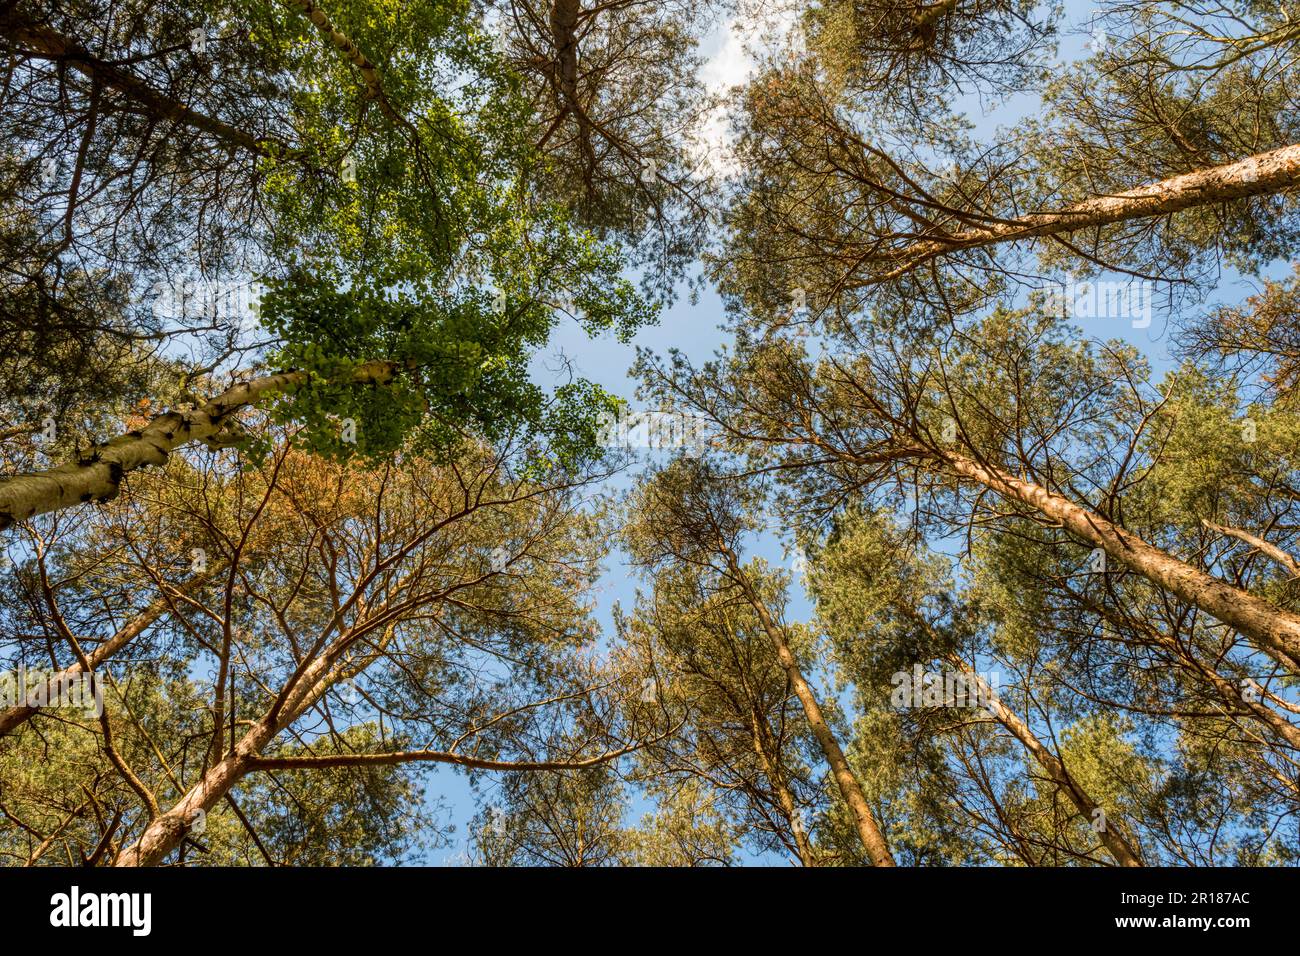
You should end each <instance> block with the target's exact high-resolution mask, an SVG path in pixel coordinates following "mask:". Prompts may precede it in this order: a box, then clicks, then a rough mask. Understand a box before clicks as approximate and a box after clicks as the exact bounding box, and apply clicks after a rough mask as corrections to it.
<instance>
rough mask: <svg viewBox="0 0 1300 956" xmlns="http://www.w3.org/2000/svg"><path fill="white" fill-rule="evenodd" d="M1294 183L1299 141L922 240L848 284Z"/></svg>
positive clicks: (1298, 175)
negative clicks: (878, 271)
mask: <svg viewBox="0 0 1300 956" xmlns="http://www.w3.org/2000/svg"><path fill="white" fill-rule="evenodd" d="M1296 185H1300V144H1293V145H1290V146H1283V147H1281V148H1279V149H1274V150H1270V151H1268V152H1264V153H1258V154H1256V155H1254V156H1248V157H1247V158H1245V159H1241V160H1237V161H1236V162H1232V163H1224V164H1222V165H1220V166H1212V167H1210V168H1208V169H1199V170H1197V171H1196V172H1192V173H1183V174H1182V175H1179V176H1172V177H1170V178H1169V179H1162V180H1160V181H1159V182H1155V183H1148V184H1147V185H1145V186H1139V187H1137V188H1136V189H1130V190H1127V191H1125V192H1121V193H1116V194H1115V195H1113V196H1096V197H1093V198H1092V199H1086V200H1084V201H1083V202H1080V203H1076V204H1075V205H1073V206H1070V207H1068V208H1066V209H1063V210H1059V211H1056V212H1040V213H1031V214H1029V215H1025V216H1018V217H1016V218H1014V219H1010V220H1007V221H1005V222H998V223H995V224H993V225H989V226H982V227H979V228H975V229H967V230H964V231H962V232H955V233H950V234H948V235H943V236H937V237H935V238H932V239H922V240H919V241H917V242H913V243H911V244H909V245H907V246H904V247H903V248H901V249H898V250H896V251H893V252H890V253H881V254H879V255H878V256H875V257H874V258H876V259H877V260H882V261H889V262H898V263H899V264H898V265H897V266H896V267H894V268H893V269H890V270H889V272H888V273H886V274H885V275H883V276H880V277H874V278H870V279H867V280H863V281H860V282H857V283H854V285H856V286H863V285H871V284H874V283H876V282H881V281H884V280H886V279H892V278H896V277H898V276H900V275H903V274H904V273H906V272H909V271H911V270H912V269H915V268H916V267H917V266H919V265H921V264H922V263H924V262H927V261H929V260H930V259H933V258H936V257H937V256H942V255H946V254H948V253H951V252H958V251H961V250H966V249H979V248H983V247H984V246H991V245H996V244H998V243H1002V242H1011V241H1014V240H1017V239H1029V238H1033V237H1037V236H1052V235H1058V234H1061V233H1069V232H1074V231H1076V230H1079V229H1087V228H1090V227H1095V226H1104V225H1109V224H1111V223H1116V222H1123V221H1125V220H1129V219H1144V218H1148V217H1151V216H1165V215H1169V214H1170V213H1175V212H1180V211H1182V210H1184V209H1191V208H1193V207H1196V206H1207V205H1213V204H1215V203H1223V202H1230V201H1232V200H1235V199H1245V198H1247V197H1249V196H1261V195H1265V194H1267V193H1274V192H1278V191H1280V190H1284V189H1290V188H1292V187H1295V186H1296Z"/></svg>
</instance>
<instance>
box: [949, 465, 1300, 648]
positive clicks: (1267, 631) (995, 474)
mask: <svg viewBox="0 0 1300 956" xmlns="http://www.w3.org/2000/svg"><path fill="white" fill-rule="evenodd" d="M935 457H936V458H937V459H938V460H939V461H941V462H942V463H943V464H945V465H946V466H947V467H948V468H950V469H951V470H952V471H953V472H955V473H956V474H958V475H960V476H962V477H965V478H969V479H971V480H973V481H976V482H978V483H980V484H982V485H984V486H985V487H986V488H989V489H991V490H992V491H995V492H997V493H998V494H1000V495H1003V496H1005V497H1007V498H1010V499H1012V500H1014V501H1019V502H1021V503H1023V504H1026V505H1029V506H1030V507H1032V508H1034V509H1036V510H1037V511H1039V512H1040V513H1041V514H1043V515H1045V516H1047V517H1049V518H1052V519H1054V520H1056V521H1059V522H1060V523H1061V525H1062V526H1064V527H1065V528H1066V530H1068V531H1070V532H1071V533H1072V534H1074V535H1075V536H1077V537H1079V538H1082V539H1083V540H1084V541H1087V542H1089V543H1090V544H1092V545H1094V546H1095V547H1098V548H1101V549H1102V550H1103V551H1104V552H1105V553H1106V554H1107V555H1108V556H1109V557H1110V558H1113V559H1114V560H1116V561H1118V562H1119V563H1120V564H1122V565H1124V566H1125V567H1127V568H1129V569H1131V570H1133V571H1135V572H1137V573H1138V574H1140V575H1142V576H1143V577H1145V578H1147V579H1148V580H1149V581H1151V582H1152V583H1154V584H1157V585H1159V586H1160V587H1162V588H1164V589H1165V590H1167V591H1170V592H1172V593H1173V594H1176V595H1177V596H1178V597H1180V598H1182V599H1183V600H1184V601H1186V602H1188V603H1189V604H1193V605H1195V606H1196V607H1199V608H1202V609H1203V610H1205V611H1207V612H1209V613H1210V614H1212V615H1213V616H1214V617H1216V618H1218V619H1219V620H1220V621H1222V622H1223V623H1224V624H1227V625H1229V626H1230V627H1233V628H1236V630H1237V631H1239V632H1240V633H1241V634H1243V635H1244V636H1245V637H1246V638H1248V639H1249V640H1250V641H1251V642H1253V643H1254V644H1255V646H1256V647H1257V648H1258V649H1259V650H1261V651H1263V652H1264V653H1266V654H1268V655H1269V656H1270V657H1272V658H1273V659H1274V660H1276V661H1277V662H1278V663H1280V664H1282V665H1283V666H1284V667H1287V668H1289V669H1291V670H1292V671H1293V672H1295V673H1297V674H1300V615H1297V614H1295V613H1294V612H1291V611H1286V610H1283V609H1281V608H1278V607H1275V606H1274V605H1272V604H1270V603H1269V602H1268V601H1265V600H1264V599H1263V598H1259V597H1256V596H1255V595H1253V594H1251V593H1249V592H1248V591H1243V590H1241V589H1240V588H1235V587H1233V586H1232V585H1230V584H1225V583H1224V582H1223V581H1220V580H1219V579H1218V578H1215V577H1212V576H1211V575H1209V574H1206V573H1205V572H1204V571H1202V570H1200V569H1199V568H1195V567H1192V566H1191V565H1190V564H1187V563H1186V562H1184V561H1180V560H1178V559H1177V558H1175V557H1172V556H1171V555H1169V554H1168V553H1166V552H1164V551H1162V550H1160V549H1159V548H1157V547H1154V546H1153V545H1150V544H1148V543H1147V542H1146V541H1144V540H1142V538H1140V537H1138V536H1137V535H1136V534H1134V533H1133V532H1131V531H1128V530H1126V529H1124V528H1121V527H1120V526H1119V525H1117V524H1115V523H1114V522H1112V521H1110V520H1108V519H1106V518H1103V517H1102V516H1101V515H1099V514H1097V513H1096V512H1094V511H1092V510H1090V509H1088V508H1084V507H1082V506H1080V505H1077V504H1075V503H1074V502H1072V501H1070V500H1069V499H1067V498H1065V497H1063V496H1062V495H1059V494H1056V493H1055V492H1051V491H1048V490H1047V489H1046V488H1043V487H1042V486H1041V485H1036V484H1034V483H1033V482H1030V481H1026V480H1024V479H1021V478H1016V477H1015V476H1014V475H1011V474H1009V473H1007V472H1005V471H1002V470H1000V469H998V468H995V467H993V466H991V465H984V464H981V463H980V462H978V461H976V460H974V459H973V458H967V457H966V456H965V455H960V454H957V453H954V452H938V453H935Z"/></svg>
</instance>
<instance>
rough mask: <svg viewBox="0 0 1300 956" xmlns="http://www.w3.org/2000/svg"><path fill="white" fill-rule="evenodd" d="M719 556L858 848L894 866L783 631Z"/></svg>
mask: <svg viewBox="0 0 1300 956" xmlns="http://www.w3.org/2000/svg"><path fill="white" fill-rule="evenodd" d="M723 556H724V557H725V558H726V560H727V565H728V566H729V568H730V569H731V573H732V575H733V577H734V578H735V579H736V581H737V582H738V583H739V584H740V586H741V587H742V588H743V589H744V591H745V596H746V597H747V598H748V599H749V603H750V604H751V605H752V606H753V608H754V612H755V613H756V614H757V615H758V620H759V623H760V624H762V626H763V630H764V631H765V632H766V633H767V636H768V638H769V639H770V640H771V641H772V647H773V648H774V649H775V650H776V656H777V660H778V661H779V662H780V664H781V667H782V668H784V670H785V672H786V675H787V677H789V679H790V685H791V686H792V687H793V688H794V693H795V696H796V697H798V698H799V703H800V704H801V705H802V706H803V712H804V716H805V717H806V718H807V719H808V726H809V727H810V728H811V729H812V732H813V736H814V737H815V738H816V739H817V743H818V745H819V746H820V747H821V751H822V753H823V755H825V757H826V762H827V763H828V764H830V767H831V774H832V775H833V776H834V777H835V782H836V784H838V785H839V788H840V795H841V796H843V797H844V802H845V803H847V804H848V806H849V810H850V811H851V812H852V813H853V821H854V824H855V825H856V827H857V831H858V837H859V838H860V839H861V840H862V846H863V848H864V849H865V850H866V851H867V857H868V858H869V859H870V860H871V863H872V865H873V866H894V858H893V856H892V855H891V854H890V852H889V845H888V844H887V843H886V842H885V836H884V834H883V833H882V832H881V830H880V826H879V824H877V823H876V818H875V816H874V815H873V814H872V812H871V807H870V806H869V805H868V804H867V798H866V796H865V795H864V794H863V792H862V787H861V785H860V784H859V783H858V779H857V777H855V776H854V775H853V769H852V768H851V767H850V766H849V762H848V760H846V759H845V757H844V751H843V750H841V749H840V745H839V743H838V742H837V741H836V739H835V735H834V734H832V733H831V729H830V726H829V725H828V724H827V723H826V718H825V716H823V714H822V709H821V705H820V704H818V703H817V697H816V695H815V694H814V693H813V690H812V688H811V687H810V686H809V685H808V682H807V681H806V680H804V677H803V673H802V671H800V669H799V662H798V661H796V660H795V657H794V654H793V653H792V652H791V650H790V645H789V643H788V642H787V641H786V639H785V631H784V630H783V629H782V628H781V626H780V625H778V624H777V623H776V621H774V620H773V619H772V615H771V614H770V613H768V610H767V605H766V604H765V603H764V602H763V599H762V597H761V596H760V595H759V594H758V592H757V591H756V590H755V589H754V586H753V584H752V583H751V582H750V580H749V576H748V575H746V574H745V572H744V570H743V569H742V568H741V567H740V562H739V561H738V560H737V558H736V555H735V553H734V552H732V551H731V549H730V548H727V547H726V546H725V545H724V546H723Z"/></svg>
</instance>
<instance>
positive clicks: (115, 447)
mask: <svg viewBox="0 0 1300 956" xmlns="http://www.w3.org/2000/svg"><path fill="white" fill-rule="evenodd" d="M399 368H400V366H399V365H398V364H397V363H395V362H368V363H366V364H364V365H361V366H358V367H357V368H356V370H355V372H354V375H353V379H352V380H353V381H354V382H356V383H371V382H373V383H383V382H386V381H389V380H390V379H391V378H392V377H393V376H394V375H395V374H396V373H397V371H398V369H399ZM306 381H307V373H306V372H303V371H290V372H277V373H275V374H273V375H265V376H262V377H260V378H255V379H252V380H251V381H247V382H241V383H240V384H238V385H234V386H232V387H231V388H228V389H226V391H224V392H222V393H221V394H220V395H218V396H217V397H216V398H213V399H210V400H209V401H208V402H206V403H205V404H203V405H202V406H201V407H199V408H198V409H196V410H195V411H192V412H167V413H165V414H162V415H158V416H156V417H155V418H154V419H153V420H152V421H150V422H149V424H148V425H146V426H145V427H144V428H143V429H142V430H140V431H134V432H129V433H127V434H126V435H122V436H120V437H118V438H115V439H113V440H112V441H110V442H108V443H106V444H104V445H99V446H97V447H95V448H92V449H91V450H90V452H89V453H88V455H87V456H86V457H83V458H81V459H80V460H78V461H76V462H73V463H70V464H66V465H61V466H59V467H57V468H52V469H50V470H48V471H43V472H36V473H32V474H26V475H15V476H14V477H11V478H5V479H0V531H3V530H4V529H6V528H8V527H9V526H10V525H12V524H13V523H14V522H16V521H22V520H24V519H27V518H30V517H32V516H33V515H38V514H43V513H45V512H47V511H58V510H60V509H62V508H68V507H71V506H72V505H75V504H79V503H82V502H87V501H108V500H110V499H112V498H115V497H116V496H117V493H118V489H119V487H120V485H121V482H122V479H123V478H124V477H126V476H127V475H129V474H130V473H131V472H133V471H137V470H139V469H141V468H144V467H145V466H147V465H155V466H158V467H161V466H163V465H165V464H166V463H167V458H168V456H169V455H170V454H171V453H172V452H173V451H174V450H175V449H177V448H179V447H181V446H183V445H188V444H190V443H192V442H196V441H203V440H210V439H213V438H215V437H217V436H220V435H221V434H222V433H223V431H224V430H225V428H226V425H227V424H228V422H229V421H230V420H231V416H232V415H233V414H234V413H236V412H238V411H240V410H241V409H244V408H247V407H249V406H252V405H256V404H258V403H259V402H260V401H263V400H265V399H266V398H267V397H269V396H270V395H271V394H273V393H275V392H290V391H293V390H294V389H296V388H298V387H299V386H301V385H303V384H305V383H306Z"/></svg>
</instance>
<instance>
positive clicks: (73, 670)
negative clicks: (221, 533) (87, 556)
mask: <svg viewBox="0 0 1300 956" xmlns="http://www.w3.org/2000/svg"><path fill="white" fill-rule="evenodd" d="M219 569H220V566H216V567H213V568H212V569H211V570H209V571H208V572H207V573H206V574H204V575H203V576H202V577H201V578H200V579H199V580H207V579H209V578H210V577H212V575H213V574H215V573H216V572H217V571H218V570H219ZM191 583H192V584H193V583H197V582H191ZM171 605H172V602H171V601H169V600H168V599H167V598H166V597H165V596H160V597H158V598H157V599H156V600H154V601H153V603H151V604H150V605H149V606H148V607H146V608H145V609H144V610H143V611H141V612H140V613H139V614H137V615H136V616H135V617H134V618H132V619H131V620H130V621H129V622H128V623H127V625H126V626H125V627H124V628H122V629H121V630H120V631H118V632H117V633H116V634H114V635H113V636H112V637H110V638H109V639H108V640H106V641H104V643H102V644H100V645H99V646H98V647H97V648H95V650H94V651H93V652H92V653H91V654H89V655H87V658H86V659H87V661H88V662H89V663H90V669H91V670H94V669H95V668H96V667H98V666H99V665H100V664H102V663H104V661H106V660H108V659H109V658H110V657H112V656H113V655H114V654H116V653H117V652H118V651H120V650H121V649H122V648H123V647H125V646H126V645H127V644H128V643H130V642H131V641H133V640H134V639H135V638H137V637H139V636H140V635H141V634H142V633H144V630H145V628H147V627H148V626H149V625H150V624H152V623H153V622H154V621H156V620H158V618H160V617H162V616H163V614H165V613H166V612H167V610H168V608H170V607H171ZM85 672H86V668H85V667H83V666H82V664H81V661H77V662H76V663H74V664H72V665H70V666H68V667H65V668H64V669H63V670H61V671H59V672H58V674H56V675H54V677H52V678H51V679H50V681H49V686H50V687H51V688H55V687H59V686H60V685H61V684H63V683H65V682H67V681H68V680H70V679H72V678H75V677H77V676H78V675H80V674H83V673H85ZM47 698H48V695H47ZM38 710H40V707H39V706H34V705H29V704H27V703H25V702H23V703H19V704H17V705H15V706H13V707H10V708H8V709H7V710H4V711H0V737H3V736H4V735H5V734H8V733H12V732H13V731H14V730H16V729H17V728H18V727H21V726H22V725H23V724H25V723H26V722H27V721H29V720H31V719H32V717H33V716H35V714H36V712H37V711H38Z"/></svg>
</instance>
